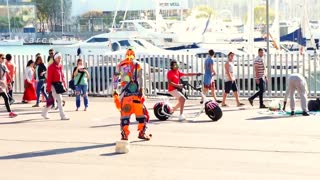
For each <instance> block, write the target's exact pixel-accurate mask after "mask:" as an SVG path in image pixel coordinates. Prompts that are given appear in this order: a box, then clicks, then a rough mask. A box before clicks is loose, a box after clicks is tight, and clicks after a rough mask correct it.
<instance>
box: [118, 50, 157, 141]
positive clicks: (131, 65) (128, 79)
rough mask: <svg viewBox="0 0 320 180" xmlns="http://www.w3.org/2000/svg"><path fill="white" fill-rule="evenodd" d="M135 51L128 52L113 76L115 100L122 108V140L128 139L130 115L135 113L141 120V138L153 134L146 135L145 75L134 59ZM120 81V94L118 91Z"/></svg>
mask: <svg viewBox="0 0 320 180" xmlns="http://www.w3.org/2000/svg"><path fill="white" fill-rule="evenodd" d="M134 59H135V53H134V51H133V50H132V49H128V50H127V52H126V58H125V59H124V60H122V61H121V62H120V63H119V64H118V65H117V67H116V71H115V74H114V77H113V90H114V93H113V94H114V100H115V103H116V106H117V108H118V109H119V110H120V113H121V117H120V121H121V123H120V126H121V140H128V137H129V134H130V131H129V124H130V116H131V115H132V114H135V116H136V120H137V121H138V122H139V124H138V131H139V136H138V138H139V139H144V140H150V139H151V135H146V133H145V132H146V129H147V126H146V124H147V117H146V115H145V110H146V109H145V108H144V105H143V100H144V99H143V88H144V85H143V75H142V68H141V66H140V64H139V63H138V62H137V61H135V60H134ZM119 82H120V87H121V90H120V94H118V92H117V88H118V84H119Z"/></svg>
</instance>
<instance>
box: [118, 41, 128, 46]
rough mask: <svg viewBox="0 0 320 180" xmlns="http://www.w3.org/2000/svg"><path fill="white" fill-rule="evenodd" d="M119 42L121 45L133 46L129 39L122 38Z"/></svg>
mask: <svg viewBox="0 0 320 180" xmlns="http://www.w3.org/2000/svg"><path fill="white" fill-rule="evenodd" d="M118 43H119V44H120V46H121V47H129V46H131V45H130V42H129V41H128V40H121V41H118Z"/></svg>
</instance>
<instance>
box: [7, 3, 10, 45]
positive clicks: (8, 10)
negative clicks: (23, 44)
mask: <svg viewBox="0 0 320 180" xmlns="http://www.w3.org/2000/svg"><path fill="white" fill-rule="evenodd" d="M7 12H8V25H9V26H8V28H9V37H10V39H11V24H10V9H9V0H7Z"/></svg>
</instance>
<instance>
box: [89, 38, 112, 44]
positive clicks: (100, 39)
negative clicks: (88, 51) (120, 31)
mask: <svg viewBox="0 0 320 180" xmlns="http://www.w3.org/2000/svg"><path fill="white" fill-rule="evenodd" d="M108 40H109V39H108V38H97V37H95V38H91V39H89V40H88V41H87V43H96V42H107V41H108Z"/></svg>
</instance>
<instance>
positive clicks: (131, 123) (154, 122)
mask: <svg viewBox="0 0 320 180" xmlns="http://www.w3.org/2000/svg"><path fill="white" fill-rule="evenodd" d="M160 122H164V121H159V120H157V119H153V120H150V122H149V123H148V124H152V125H157V124H160ZM137 124H138V122H137V121H134V122H130V125H137ZM114 126H119V127H120V123H117V124H105V125H99V126H90V128H103V127H114Z"/></svg>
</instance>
